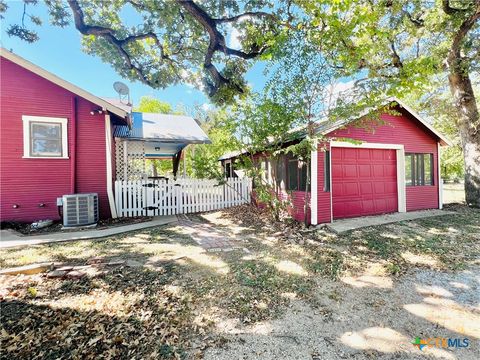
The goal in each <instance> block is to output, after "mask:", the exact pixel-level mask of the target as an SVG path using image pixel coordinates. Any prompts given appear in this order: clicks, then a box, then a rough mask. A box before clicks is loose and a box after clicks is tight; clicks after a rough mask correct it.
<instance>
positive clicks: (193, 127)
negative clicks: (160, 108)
mask: <svg viewBox="0 0 480 360" xmlns="http://www.w3.org/2000/svg"><path fill="white" fill-rule="evenodd" d="M114 136H115V137H118V138H123V139H128V140H137V141H144V142H145V144H144V145H145V157H147V158H167V157H172V156H175V155H176V154H178V153H179V152H180V151H181V150H182V149H183V148H184V147H186V146H187V145H189V144H210V143H211V141H210V139H209V138H208V136H207V134H205V132H204V131H203V130H202V128H201V127H200V126H199V125H198V124H197V122H196V121H195V119H193V118H192V117H190V116H183V115H169V114H154V113H140V112H133V127H132V129H129V128H128V127H127V126H118V127H117V128H116V129H115V132H114Z"/></svg>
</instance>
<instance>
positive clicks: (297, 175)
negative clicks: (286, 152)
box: [287, 158, 307, 191]
mask: <svg viewBox="0 0 480 360" xmlns="http://www.w3.org/2000/svg"><path fill="white" fill-rule="evenodd" d="M306 188H307V167H306V165H305V164H304V163H302V162H301V161H298V160H297V159H292V158H288V159H287V190H294V191H305V190H306Z"/></svg>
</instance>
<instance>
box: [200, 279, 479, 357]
mask: <svg viewBox="0 0 480 360" xmlns="http://www.w3.org/2000/svg"><path fill="white" fill-rule="evenodd" d="M315 300H316V305H315V306H312V304H309V303H306V302H304V301H300V300H294V301H292V302H291V303H290V305H289V306H288V310H287V311H286V313H285V314H284V315H283V316H282V317H280V318H278V319H275V320H271V321H263V322H260V323H257V324H255V325H251V326H242V325H241V324H239V323H238V321H235V320H233V321H232V320H223V321H220V322H219V323H218V324H217V327H216V331H217V333H218V334H220V335H222V336H225V337H226V339H227V342H226V343H225V345H224V346H222V347H219V348H211V349H208V350H207V352H206V354H205V359H315V358H317V359H350V358H355V359H371V358H383V359H420V358H425V357H428V358H438V359H472V360H473V359H479V358H480V349H479V342H478V339H479V338H480V308H479V303H480V271H479V270H478V269H475V270H473V271H472V270H464V271H461V272H459V273H456V274H452V273H446V272H438V271H436V272H435V271H429V270H417V271H412V272H411V273H409V274H405V275H403V276H402V277H400V278H399V279H395V280H394V281H392V279H390V278H388V277H384V276H365V275H364V276H361V277H349V278H345V279H342V280H341V281H340V282H335V281H331V280H326V281H325V280H324V281H321V282H319V284H318V287H317V288H316V289H315ZM417 336H419V337H421V338H425V339H426V338H429V337H445V338H462V339H463V338H469V339H470V340H471V345H470V347H469V348H465V349H441V348H424V349H423V350H422V351H420V350H419V349H417V348H415V347H414V346H413V345H412V344H411V342H412V341H413V340H414V339H415V338H416V337H417Z"/></svg>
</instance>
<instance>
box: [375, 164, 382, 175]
mask: <svg viewBox="0 0 480 360" xmlns="http://www.w3.org/2000/svg"><path fill="white" fill-rule="evenodd" d="M383 170H384V169H383V165H381V164H375V165H373V176H375V177H383V176H384V171H383Z"/></svg>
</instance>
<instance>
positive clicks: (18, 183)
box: [0, 58, 110, 222]
mask: <svg viewBox="0 0 480 360" xmlns="http://www.w3.org/2000/svg"><path fill="white" fill-rule="evenodd" d="M74 96H75V95H74V94H72V93H71V92H69V91H67V90H65V89H63V88H61V87H59V86H58V85H55V84H53V83H51V82H50V81H48V80H46V79H44V78H42V77H40V76H38V75H36V74H33V73H31V72H30V71H28V70H26V69H24V68H22V67H20V66H18V65H16V64H14V63H12V62H11V61H9V60H7V59H5V58H1V72H0V105H1V106H0V107H1V110H0V140H1V144H0V153H1V158H0V185H1V186H0V187H1V188H0V198H1V207H0V211H1V214H0V220H1V221H28V222H30V221H35V220H41V219H58V218H59V216H58V211H57V206H56V198H57V197H60V196H62V195H66V194H71V193H72V186H71V179H70V177H71V171H72V169H73V166H74V165H73V159H72V157H71V154H72V151H73V148H72V147H73V145H72V144H73V141H72V134H73V131H72V130H73V128H72V126H73V116H72V114H73V112H72V111H73V109H72V103H73V101H72V98H73V97H74ZM76 103H77V117H76V120H77V140H76V149H77V151H76V179H75V183H74V185H75V187H76V192H77V193H80V192H96V193H98V194H99V197H100V215H101V216H102V217H108V216H110V210H109V205H108V201H107V194H106V186H107V185H106V155H105V129H104V124H105V120H104V119H105V118H104V116H103V115H91V114H90V111H91V110H92V109H95V108H97V106H96V105H94V104H92V103H90V102H88V101H87V100H85V99H83V98H77V102H76ZM22 115H33V116H50V117H63V118H68V137H69V139H68V147H69V150H68V153H69V155H70V158H69V159H23V158H22V156H23V123H22ZM40 203H44V204H45V205H46V206H45V207H43V208H41V207H39V206H38V205H39V204H40ZM14 204H17V205H19V207H18V208H17V209H13V207H12V206H13V205H14Z"/></svg>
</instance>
